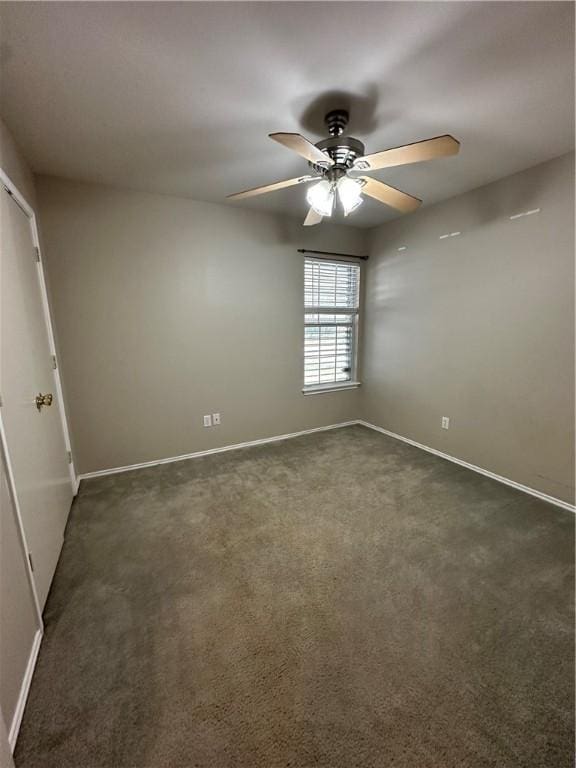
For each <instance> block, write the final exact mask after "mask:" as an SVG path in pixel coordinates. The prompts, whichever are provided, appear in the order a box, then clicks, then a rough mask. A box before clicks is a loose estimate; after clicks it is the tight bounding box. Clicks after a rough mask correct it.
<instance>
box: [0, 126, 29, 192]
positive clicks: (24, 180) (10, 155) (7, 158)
mask: <svg viewBox="0 0 576 768" xmlns="http://www.w3.org/2000/svg"><path fill="white" fill-rule="evenodd" d="M0 168H2V170H3V171H4V173H6V174H7V175H8V177H9V178H10V180H11V181H12V182H13V183H14V184H15V185H16V186H17V187H18V189H19V190H20V192H21V193H22V194H23V195H24V197H25V198H26V200H27V201H28V203H29V204H30V205H31V206H32V207H34V206H35V203H36V189H35V185H34V176H33V175H32V171H31V170H30V168H29V166H28V164H27V163H26V161H25V160H24V158H23V156H22V153H21V151H20V149H19V147H18V145H17V144H16V142H15V140H14V137H13V136H12V134H11V133H10V131H9V130H8V127H7V126H6V124H5V123H4V122H3V121H2V119H0Z"/></svg>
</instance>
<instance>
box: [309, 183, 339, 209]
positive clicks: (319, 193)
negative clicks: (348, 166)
mask: <svg viewBox="0 0 576 768" xmlns="http://www.w3.org/2000/svg"><path fill="white" fill-rule="evenodd" d="M306 200H308V204H309V205H310V207H311V208H313V209H314V210H315V211H316V213H317V214H318V215H319V216H332V210H333V208H334V188H333V185H332V184H331V183H330V182H329V181H326V180H325V179H324V180H323V181H320V182H318V184H314V186H313V187H309V188H308V191H307V192H306Z"/></svg>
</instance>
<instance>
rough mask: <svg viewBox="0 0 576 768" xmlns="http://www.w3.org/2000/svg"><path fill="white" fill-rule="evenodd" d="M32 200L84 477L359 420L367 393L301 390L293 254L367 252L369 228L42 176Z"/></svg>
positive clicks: (298, 266)
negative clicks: (206, 418)
mask: <svg viewBox="0 0 576 768" xmlns="http://www.w3.org/2000/svg"><path fill="white" fill-rule="evenodd" d="M37 189H38V199H39V215H40V224H41V228H42V233H43V240H44V249H45V263H46V266H47V271H48V276H49V279H50V284H51V286H52V297H53V310H54V316H55V322H56V331H57V336H58V340H59V346H60V354H61V368H62V371H63V377H64V381H65V383H66V393H67V406H68V412H69V418H70V422H71V428H72V438H73V443H74V449H75V459H76V467H77V470H78V471H79V472H81V473H84V472H90V471H94V470H100V469H106V468H110V467H115V466H123V465H127V464H133V463H138V462H143V461H150V460H154V459H160V458H165V457H170V456H177V455H181V454H186V453H190V452H194V451H200V450H205V449H208V448H213V447H218V446H223V445H228V444H232V443H238V442H243V441H248V440H255V439H258V438H264V437H269V436H273V435H279V434H283V433H289V432H295V431H298V430H302V429H308V428H312V427H316V426H324V425H328V424H334V423H337V422H342V421H346V420H348V419H353V418H355V417H356V416H357V414H358V410H359V407H358V391H347V392H340V393H332V394H322V395H313V396H311V395H307V396H305V395H303V394H302V392H301V389H302V375H303V374H302V343H303V316H302V308H303V256H302V255H301V254H299V253H297V250H296V249H297V248H299V247H308V248H316V249H321V250H331V249H332V250H337V251H349V252H358V251H363V250H364V249H365V242H364V236H363V234H362V233H361V232H360V231H358V230H354V229H350V228H346V227H336V226H330V225H324V224H323V225H322V227H316V228H308V229H303V228H302V226H301V224H300V223H298V222H289V221H287V220H286V219H281V218H278V217H276V216H272V215H269V214H262V213H256V212H252V211H246V210H241V209H235V208H232V207H231V206H224V205H214V204H210V203H202V202H195V201H192V200H186V199H182V198H176V197H170V196H166V195H154V194H144V193H138V192H129V191H119V190H116V189H112V188H108V187H105V186H100V185H94V184H82V183H72V182H68V181H63V180H60V179H54V178H48V177H39V178H38V179H37ZM214 412H219V413H221V415H222V424H221V426H219V427H213V428H211V429H205V428H204V427H203V426H202V417H203V415H204V414H207V413H214Z"/></svg>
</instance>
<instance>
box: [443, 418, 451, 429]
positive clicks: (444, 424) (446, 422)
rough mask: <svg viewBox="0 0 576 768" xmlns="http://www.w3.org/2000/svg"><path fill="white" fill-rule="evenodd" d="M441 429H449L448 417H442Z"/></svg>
mask: <svg viewBox="0 0 576 768" xmlns="http://www.w3.org/2000/svg"><path fill="white" fill-rule="evenodd" d="M442 429H450V416H442Z"/></svg>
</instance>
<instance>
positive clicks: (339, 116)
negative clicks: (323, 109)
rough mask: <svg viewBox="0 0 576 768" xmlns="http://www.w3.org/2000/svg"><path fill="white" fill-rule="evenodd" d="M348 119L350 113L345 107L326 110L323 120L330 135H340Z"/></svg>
mask: <svg viewBox="0 0 576 768" xmlns="http://www.w3.org/2000/svg"><path fill="white" fill-rule="evenodd" d="M349 119H350V115H349V114H348V112H347V111H346V110H345V109H333V110H331V111H330V112H328V114H327V115H326V117H325V118H324V122H325V123H326V127H327V128H328V133H329V134H330V136H341V135H342V134H343V133H344V131H345V129H346V126H347V125H348V120H349Z"/></svg>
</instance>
